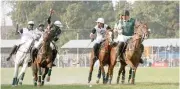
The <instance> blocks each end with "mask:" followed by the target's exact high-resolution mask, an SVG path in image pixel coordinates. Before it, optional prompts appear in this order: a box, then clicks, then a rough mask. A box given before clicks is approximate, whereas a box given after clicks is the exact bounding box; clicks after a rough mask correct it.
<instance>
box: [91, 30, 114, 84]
mask: <svg viewBox="0 0 180 89" xmlns="http://www.w3.org/2000/svg"><path fill="white" fill-rule="evenodd" d="M111 41H112V31H111V30H106V33H105V40H104V41H103V42H102V44H101V47H100V49H99V55H98V58H99V64H100V66H99V72H98V76H97V77H98V80H97V81H96V83H99V79H100V77H101V71H102V76H103V84H105V83H106V82H107V81H106V80H107V77H105V70H104V66H105V65H110V49H111V46H110V43H111ZM96 61H97V58H95V56H94V51H93V50H92V51H91V57H90V71H89V76H88V83H90V81H91V77H92V72H93V67H94V64H95V62H96ZM108 69H109V68H108ZM107 76H108V73H107Z"/></svg>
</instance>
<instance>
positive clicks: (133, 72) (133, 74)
mask: <svg viewBox="0 0 180 89" xmlns="http://www.w3.org/2000/svg"><path fill="white" fill-rule="evenodd" d="M131 78H132V79H134V78H135V70H134V69H132V75H131Z"/></svg>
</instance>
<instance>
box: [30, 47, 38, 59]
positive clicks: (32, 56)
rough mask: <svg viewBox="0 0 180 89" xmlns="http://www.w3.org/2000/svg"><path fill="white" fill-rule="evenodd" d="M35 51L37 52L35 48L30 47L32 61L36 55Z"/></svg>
mask: <svg viewBox="0 0 180 89" xmlns="http://www.w3.org/2000/svg"><path fill="white" fill-rule="evenodd" d="M37 52H38V49H37V48H32V50H31V59H32V62H34V60H35V58H36V57H37Z"/></svg>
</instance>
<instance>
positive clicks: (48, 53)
mask: <svg viewBox="0 0 180 89" xmlns="http://www.w3.org/2000/svg"><path fill="white" fill-rule="evenodd" d="M42 37H43V42H42V46H41V48H40V49H39V51H38V54H37V58H35V60H34V62H33V64H32V69H33V76H34V85H35V86H36V85H37V80H38V85H44V78H45V76H46V74H47V73H48V77H47V81H50V75H51V71H52V63H53V62H52V55H53V54H52V48H51V47H50V42H51V33H50V28H47V30H46V31H45V33H44V34H43V36H42ZM42 69H43V70H44V71H43V74H42ZM37 73H38V76H37Z"/></svg>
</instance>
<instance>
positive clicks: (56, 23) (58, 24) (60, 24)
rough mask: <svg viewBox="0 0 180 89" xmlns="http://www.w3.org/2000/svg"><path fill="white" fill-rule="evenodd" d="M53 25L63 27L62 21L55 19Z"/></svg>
mask: <svg viewBox="0 0 180 89" xmlns="http://www.w3.org/2000/svg"><path fill="white" fill-rule="evenodd" d="M54 25H56V26H58V27H63V25H62V23H61V22H60V21H58V20H57V21H55V22H54Z"/></svg>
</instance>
